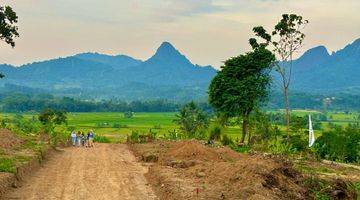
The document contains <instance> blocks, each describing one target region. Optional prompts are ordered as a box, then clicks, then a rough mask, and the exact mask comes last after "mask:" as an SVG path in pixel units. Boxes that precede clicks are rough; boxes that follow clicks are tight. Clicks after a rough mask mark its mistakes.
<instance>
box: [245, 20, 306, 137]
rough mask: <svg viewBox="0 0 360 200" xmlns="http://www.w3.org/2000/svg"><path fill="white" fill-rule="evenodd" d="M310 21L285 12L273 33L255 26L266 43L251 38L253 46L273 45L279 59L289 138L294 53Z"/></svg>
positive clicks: (301, 41)
mask: <svg viewBox="0 0 360 200" xmlns="http://www.w3.org/2000/svg"><path fill="white" fill-rule="evenodd" d="M308 22H309V21H308V20H304V19H303V17H302V16H300V15H296V14H283V15H282V19H281V20H280V21H279V22H278V23H277V24H276V25H275V27H274V30H273V31H272V32H271V35H270V34H269V33H268V32H267V31H266V30H265V29H264V28H263V27H262V26H257V27H254V28H253V31H254V33H255V35H256V36H258V37H260V38H262V39H264V40H265V43H260V44H259V43H258V42H257V40H256V39H255V38H251V39H250V44H251V46H253V47H257V46H263V47H266V46H268V45H272V47H273V52H274V53H275V55H276V56H277V59H278V61H277V62H276V63H275V66H276V67H275V68H276V71H277V72H278V73H279V75H280V77H281V86H282V90H283V94H284V106H285V119H286V133H287V138H288V140H289V139H290V103H289V86H290V83H291V77H292V65H293V55H294V53H295V52H296V51H297V50H299V49H300V48H301V47H302V45H303V41H304V39H305V34H304V33H303V32H302V30H303V29H304V27H305V26H306V24H308Z"/></svg>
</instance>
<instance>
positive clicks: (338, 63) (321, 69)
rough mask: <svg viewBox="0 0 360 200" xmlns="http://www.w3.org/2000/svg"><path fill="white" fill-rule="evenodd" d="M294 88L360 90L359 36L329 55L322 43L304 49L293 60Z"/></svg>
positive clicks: (319, 90) (305, 90) (307, 89)
mask: <svg viewBox="0 0 360 200" xmlns="http://www.w3.org/2000/svg"><path fill="white" fill-rule="evenodd" d="M293 69H294V79H293V89H294V90H296V91H303V92H318V93H334V92H339V91H341V92H359V91H360V79H359V76H360V39H357V40H356V41H354V42H353V43H352V44H349V45H347V46H346V47H345V48H343V49H341V50H339V51H337V52H334V53H333V54H331V55H329V53H328V52H327V50H326V48H325V47H323V46H319V47H315V48H312V49H310V50H308V51H307V52H305V53H304V55H303V56H301V57H300V58H299V59H298V60H296V61H295V62H294V67H293Z"/></svg>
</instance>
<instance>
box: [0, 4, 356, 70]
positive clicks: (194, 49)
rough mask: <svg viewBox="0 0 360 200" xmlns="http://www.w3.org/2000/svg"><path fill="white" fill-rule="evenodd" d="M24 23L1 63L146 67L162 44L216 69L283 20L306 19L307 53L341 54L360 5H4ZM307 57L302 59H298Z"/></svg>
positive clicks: (0, 54)
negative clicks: (68, 60) (98, 62)
mask: <svg viewBox="0 0 360 200" xmlns="http://www.w3.org/2000/svg"><path fill="white" fill-rule="evenodd" d="M0 5H10V6H12V7H13V9H14V10H15V11H16V12H17V14H18V16H19V24H18V25H19V30H20V34H21V37H20V38H18V39H17V40H16V47H15V48H14V49H12V48H11V47H10V46H8V45H6V44H5V43H4V42H1V43H0V63H9V64H14V65H20V64H24V63H28V62H33V61H39V60H45V59H50V58H55V57H64V56H68V55H72V54H75V53H80V52H100V53H106V54H113V55H116V54H126V55H129V56H132V57H135V58H139V59H142V60H145V59H147V58H148V57H150V56H151V55H152V54H153V53H154V51H155V50H156V49H157V47H158V46H159V45H160V44H161V42H163V41H169V42H171V43H172V44H173V45H174V46H175V47H176V48H177V49H179V50H180V51H181V52H182V53H183V54H184V55H186V56H187V57H188V58H189V59H190V60H191V61H192V62H193V63H197V64H201V65H208V64H211V65H213V66H215V67H219V66H220V65H221V62H222V61H223V60H225V59H227V58H229V57H231V56H235V55H238V54H240V53H243V52H245V51H247V50H248V49H249V45H248V43H247V40H248V39H249V37H250V36H251V28H252V27H253V26H256V25H264V26H265V27H268V28H270V27H272V26H273V25H274V24H275V23H276V22H277V21H278V20H279V18H280V17H281V14H282V13H297V14H300V15H303V16H304V17H305V18H307V19H309V21H310V24H309V25H308V26H307V27H306V30H305V32H306V34H307V38H306V41H305V46H304V48H303V50H302V51H305V50H306V49H308V48H311V47H314V46H317V45H325V46H326V47H327V48H328V50H329V51H330V52H331V51H336V50H339V49H341V48H343V47H344V46H345V45H346V44H348V43H350V42H352V41H354V40H355V39H357V38H360V0H296V1H295V0H0ZM299 53H302V52H299Z"/></svg>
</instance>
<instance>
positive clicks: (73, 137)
mask: <svg viewBox="0 0 360 200" xmlns="http://www.w3.org/2000/svg"><path fill="white" fill-rule="evenodd" d="M71 142H72V145H73V146H75V145H76V132H75V130H74V131H72V132H71Z"/></svg>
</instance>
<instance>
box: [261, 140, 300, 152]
mask: <svg viewBox="0 0 360 200" xmlns="http://www.w3.org/2000/svg"><path fill="white" fill-rule="evenodd" d="M268 151H269V152H270V153H274V154H291V153H294V152H295V151H294V149H293V147H292V145H291V144H289V143H288V142H286V141H285V140H282V139H274V140H270V141H269V143H268Z"/></svg>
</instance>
